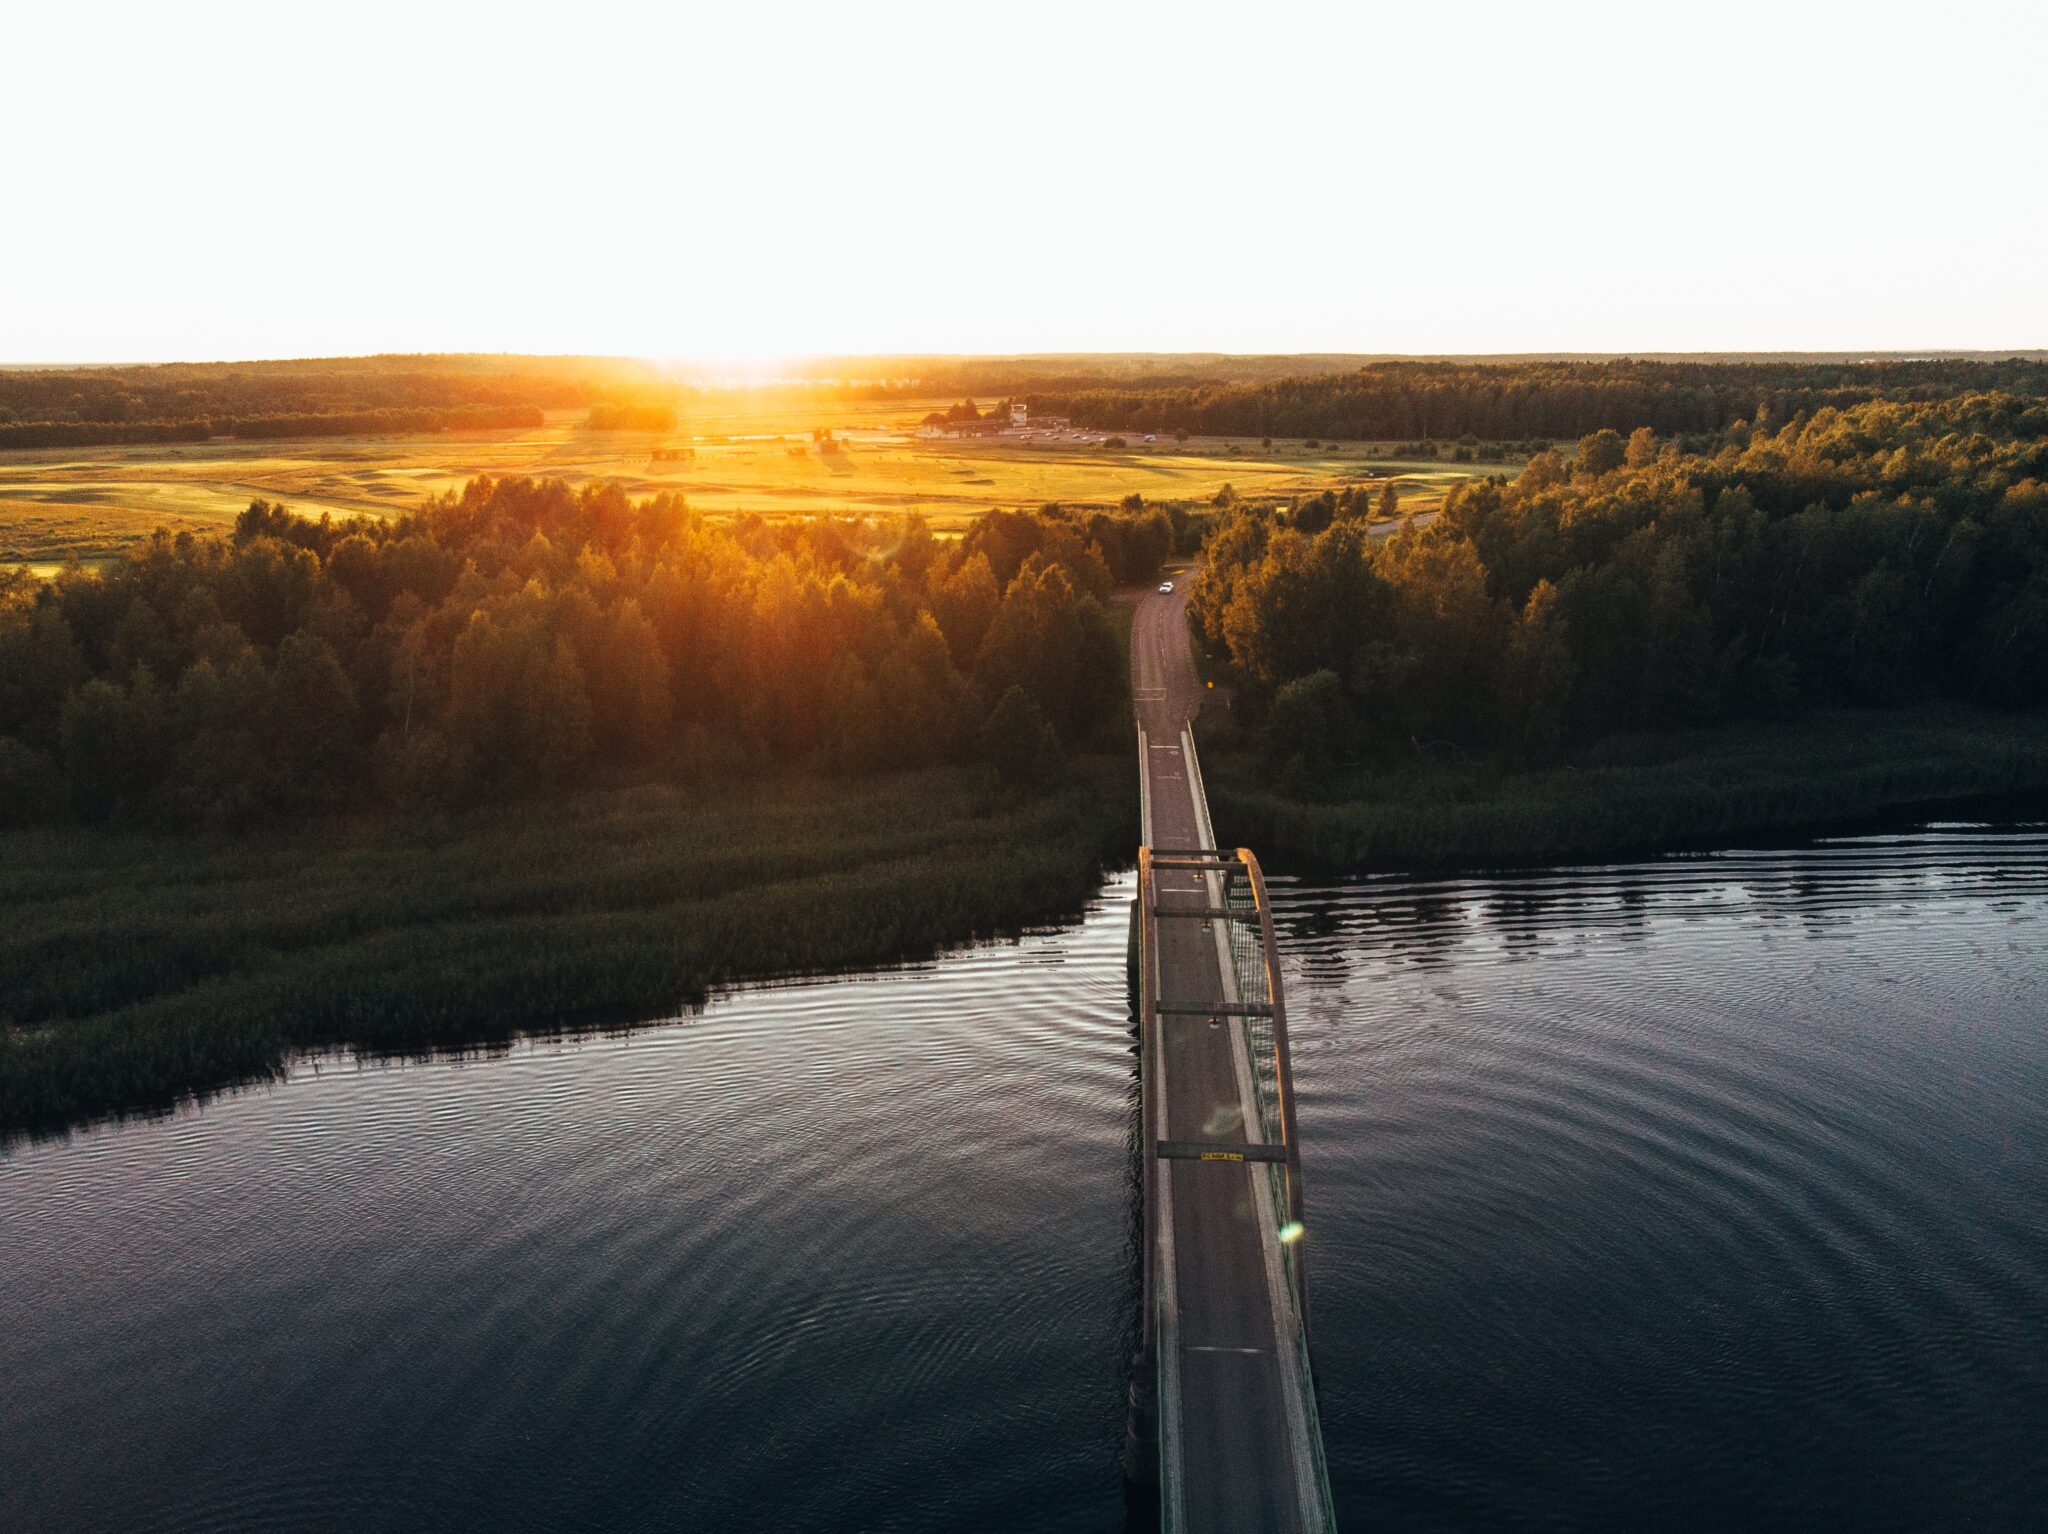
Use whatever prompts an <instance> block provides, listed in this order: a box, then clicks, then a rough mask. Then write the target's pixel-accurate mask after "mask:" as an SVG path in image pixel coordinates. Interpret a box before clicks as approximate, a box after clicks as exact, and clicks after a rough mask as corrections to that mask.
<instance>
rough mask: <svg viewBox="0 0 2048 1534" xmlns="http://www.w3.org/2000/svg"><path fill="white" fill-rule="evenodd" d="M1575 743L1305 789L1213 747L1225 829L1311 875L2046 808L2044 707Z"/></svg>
mask: <svg viewBox="0 0 2048 1534" xmlns="http://www.w3.org/2000/svg"><path fill="white" fill-rule="evenodd" d="M1198 729H1199V726H1198ZM1213 733H1216V734H1220V733H1222V732H1220V731H1216V732H1213ZM1580 755H1581V760H1579V761H1577V762H1567V763H1564V764H1561V765H1559V766H1555V767H1550V768H1546V769H1542V770H1538V771H1529V772H1506V771H1502V770H1500V769H1497V768H1492V767H1487V766H1482V765H1478V764H1451V765H1432V766H1406V767H1403V768H1400V769H1398V770H1396V771H1394V772H1390V773H1387V774H1384V775H1381V776H1380V778H1379V780H1378V782H1379V784H1380V786H1381V788H1382V790H1383V796H1382V797H1380V798H1377V799H1365V798H1351V797H1346V798H1333V799H1331V800H1327V801H1315V802H1308V801H1302V800H1296V799H1289V798H1285V797H1283V796H1281V795H1279V794H1277V793H1275V792H1273V791H1271V790H1269V789H1266V788H1264V787H1263V786H1261V785H1260V783H1259V782H1258V781H1257V779H1256V778H1255V776H1254V774H1256V773H1257V770H1258V769H1257V764H1256V763H1255V761H1254V760H1253V759H1252V758H1250V757H1249V756H1248V755H1247V753H1245V752H1243V751H1233V750H1230V749H1228V748H1227V747H1226V746H1224V745H1223V744H1222V743H1220V742H1219V744H1218V745H1217V747H1215V748H1213V749H1211V750H1208V751H1205V757H1206V759H1207V760H1208V761H1210V762H1211V763H1213V764H1214V765H1213V766H1212V767H1211V769H1210V773H1209V778H1210V794H1211V797H1212V799H1213V800H1214V802H1215V805H1216V819H1217V823H1218V827H1219V831H1220V833H1221V834H1222V836H1223V837H1224V838H1225V839H1226V840H1228V841H1231V842H1233V843H1242V844H1245V845H1250V846H1255V847H1258V848H1259V849H1260V853H1261V857H1262V858H1264V859H1265V860H1266V861H1267V862H1268V863H1269V864H1270V865H1271V866H1273V867H1275V868H1276V869H1277V870H1280V871H1285V872H1301V873H1313V874H1317V875H1325V874H1335V873H1354V872H1379V871H1386V870H1410V871H1417V870H1429V871H1449V870H1454V869H1455V870H1475V871H1476V870H1485V869H1509V868H1529V867H1542V866H1562V865H1569V864H1573V863H1583V862H1589V861H1596V860H1597V861H1608V860H1613V859H1617V858H1646V857H1656V856H1662V855H1670V854H1681V853H1688V852H1694V853H1697V852H1709V851H1718V850H1726V849H1727V848H1728V847H1729V846H1730V844H1731V842H1732V841H1742V842H1745V843H1747V844H1749V845H1757V844H1759V843H1763V844H1790V843H1798V842H1803V841H1810V840H1813V839H1815V838H1817V837H1821V836H1826V835H1848V834H1855V833H1856V832H1857V831H1875V830H1881V829H1883V828H1884V827H1885V826H1886V825H1887V824H1889V825H1893V826H1896V825H1898V824H1900V823H1902V822H1905V821H1923V822H1924V821H1925V820H1926V819H1929V818H1934V817H1938V816H1939V815H1940V814H1941V813H1942V812H1943V811H1944V810H1946V811H1950V812H1954V813H1960V814H1965V815H1966V814H1967V813H1968V811H1969V810H1970V809H1971V808H1972V807H1980V808H1981V807H1986V806H1989V805H1991V804H1994V803H1999V802H2004V803H2006V804H2008V805H2010V806H2011V807H2012V808H2013V809H2014V811H2015V813H2016V814H2020V815H2022V817H2024V811H2023V808H2022V806H2023V802H2024V801H2025V800H2026V799H2027V798H2028V797H2029V796H2042V808H2043V813H2044V815H2048V715H2041V714H1995V713H1991V712H1989V711H1986V710H1980V709H1971V708H1962V707H1956V706H1949V705H1939V706H1928V707H1923V708H1913V709H1901V710H1883V711H1877V710H1858V711H1849V710H1836V711H1829V712H1826V713H1821V714H1816V715H1812V716H1809V717H1808V718H1805V719H1801V720H1795V721H1790V722H1786V723H1776V724H1743V725H1735V726H1729V727H1725V728H1723V729H1719V730H1700V731H1687V732H1674V733H1672V734H1667V735H1656V736H1647V735H1646V736H1635V737H1625V738H1617V739H1615V740H1610V741H1606V742H1601V743H1599V744H1598V745H1596V746H1595V747H1593V748H1590V749H1589V750H1588V751H1587V752H1584V753H1581V754H1580ZM1347 786H1357V785H1355V784H1354V785H1347Z"/></svg>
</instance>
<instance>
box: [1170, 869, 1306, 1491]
mask: <svg viewBox="0 0 2048 1534" xmlns="http://www.w3.org/2000/svg"><path fill="white" fill-rule="evenodd" d="M1160 864H1163V865H1164V866H1166V867H1171V868H1180V869H1189V870H1198V871H1200V872H1201V873H1202V874H1203V875H1204V876H1205V877H1206V878H1207V879H1208V880H1209V887H1210V889H1211V891H1212V892H1213V898H1214V899H1215V902H1216V903H1215V905H1214V907H1213V911H1212V914H1210V916H1209V920H1210V921H1211V922H1212V924H1213V927H1214V929H1215V930H1217V933H1218V950H1219V952H1218V958H1219V961H1220V963H1221V967H1222V969H1223V973H1224V975H1225V977H1226V979H1227V982H1228V983H1227V987H1226V988H1227V990H1228V991H1229V992H1230V993H1231V1008H1230V1010H1231V1013H1232V1016H1231V1019H1230V1020H1231V1022H1232V1023H1233V1024H1236V1025H1239V1026H1240V1027H1241V1032H1240V1034H1239V1037H1240V1038H1241V1039H1242V1041H1243V1046H1244V1050H1245V1055H1246V1057H1247V1061H1246V1063H1247V1066H1248V1074H1249V1077H1250V1085H1251V1097H1252V1109H1253V1113H1254V1114H1255V1116H1256V1123H1255V1124H1254V1123H1247V1124H1246V1126H1245V1129H1246V1135H1245V1137H1246V1139H1247V1140H1250V1141H1255V1142H1261V1143H1263V1144H1264V1145H1267V1146H1271V1147H1275V1148H1277V1150H1278V1151H1279V1154H1278V1155H1277V1156H1275V1155H1265V1156H1260V1157H1257V1158H1254V1160H1255V1163H1256V1164H1255V1166H1254V1167H1252V1168H1248V1170H1252V1171H1253V1172H1254V1174H1255V1175H1257V1176H1260V1177H1263V1178H1264V1179H1265V1182H1266V1188H1267V1194H1268V1197H1267V1198H1265V1199H1263V1200H1259V1201H1257V1202H1258V1203H1259V1204H1260V1205H1261V1206H1262V1207H1263V1209H1265V1210H1269V1211H1270V1217H1271V1220H1272V1230H1271V1236H1272V1239H1273V1243H1274V1246H1275V1247H1277V1249H1278V1253H1279V1262H1280V1267H1281V1273H1282V1277H1283V1282H1284V1284H1285V1286H1286V1288H1287V1290H1288V1291H1289V1296H1288V1298H1289V1300H1290V1301H1291V1304H1290V1305H1288V1307H1287V1308H1288V1309H1290V1310H1291V1311H1292V1319H1293V1323H1294V1324H1293V1325H1292V1326H1291V1327H1290V1328H1287V1329H1286V1336H1285V1338H1284V1344H1285V1345H1286V1346H1287V1347H1288V1349H1289V1351H1290V1352H1291V1354H1292V1357H1291V1359H1290V1362H1291V1364H1292V1368H1293V1373H1294V1375H1295V1380H1296V1384H1297V1388H1298V1390H1299V1400H1300V1402H1301V1406H1302V1410H1303V1416H1304V1418H1305V1421H1304V1424H1303V1428H1304V1431H1305V1433H1306V1435H1307V1440H1308V1443H1307V1447H1308V1452H1309V1455H1310V1457H1311V1459H1312V1462H1313V1468H1312V1471H1311V1474H1312V1477H1313V1483H1314V1484H1313V1488H1312V1490H1311V1491H1310V1496H1311V1497H1312V1498H1313V1500H1314V1501H1316V1502H1317V1503H1319V1504H1320V1506H1319V1508H1318V1509H1317V1511H1319V1512H1320V1515H1321V1527H1324V1528H1334V1527H1335V1526H1336V1517H1335V1511H1334V1509H1333V1507H1332V1505H1331V1500H1330V1480H1329V1470H1328V1466H1327V1464H1326V1463H1325V1460H1324V1454H1323V1441H1322V1432H1321V1430H1320V1425H1319V1424H1320V1418H1319V1414H1318V1412H1317V1409H1316V1399H1315V1377H1314V1371H1313V1369H1312V1368H1311V1366H1310V1361H1309V1351H1308V1273H1307V1261H1306V1258H1307V1252H1306V1246H1307V1242H1306V1234H1307V1232H1306V1226H1305V1224H1304V1222H1303V1199H1302V1179H1301V1152H1300V1146H1299V1142H1298V1139H1297V1134H1296V1126H1295V1111H1294V1073H1293V1067H1292V1063H1291V1060H1290V1057H1289V1051H1288V1039H1287V1005H1286V998H1285V993H1284V988H1283V986H1282V984H1281V978H1280V961H1279V948H1278V943H1277V940H1276V938H1275V934H1274V926H1273V913H1272V909H1271V906H1270V904H1269V903H1268V899H1267V894H1266V883H1265V877H1264V875H1263V873H1262V872H1261V871H1260V868H1259V860H1258V859H1257V857H1255V856H1254V855H1253V854H1252V853H1251V851H1250V850H1249V849H1247V848H1243V847H1240V848H1238V849H1236V850H1235V851H1234V852H1223V851H1220V850H1218V849H1215V848H1191V849H1182V850H1175V849H1164V848H1152V847H1143V848H1140V849H1139V853H1138V902H1139V904H1138V909H1139V912H1140V926H1139V930H1140V933H1141V935H1142V936H1141V953H1140V962H1139V1005H1140V1007H1141V1009H1142V1010H1141V1027H1142V1030H1143V1033H1142V1038H1143V1041H1144V1048H1143V1051H1142V1053H1143V1055H1144V1069H1145V1070H1146V1072H1147V1075H1146V1087H1147V1091H1146V1093H1145V1097H1146V1101H1147V1109H1148V1111H1147V1123H1146V1128H1145V1135H1146V1140H1147V1154H1146V1156H1145V1194H1146V1201H1147V1207H1148V1209H1149V1210H1152V1211H1155V1212H1156V1211H1157V1210H1158V1209H1159V1208H1160V1205H1159V1203H1158V1202H1157V1200H1158V1197H1159V1179H1160V1168H1159V1165H1158V1156H1157V1152H1156V1147H1157V1146H1158V1145H1159V1143H1160V1141H1161V1140H1163V1139H1164V1138H1165V1124H1164V1120H1163V1115H1161V1116H1160V1117H1159V1118H1158V1119H1157V1120H1155V1119H1154V1113H1155V1112H1156V1111H1157V1110H1158V1109H1159V1108H1162V1107H1163V1102H1161V1101H1158V1100H1156V1099H1155V1090H1156V1089H1157V1088H1159V1087H1161V1086H1162V1085H1163V1083H1162V1082H1160V1081H1159V1079H1158V1078H1157V1077H1155V1076H1154V1075H1153V1074H1152V1072H1154V1071H1156V1070H1157V1069H1158V1056H1157V1054H1156V1045H1157V1040H1158V1038H1159V1028H1158V1022H1157V1014H1158V1008H1159V1007H1160V1006H1161V1005H1162V1004H1163V1000H1164V999H1163V998H1162V997H1161V996H1160V994H1159V984H1160V975H1159V970H1158V958H1157V954H1158V949H1157V943H1158V918H1157V914H1156V913H1157V910H1158V904H1157V902H1158V894H1157V889H1156V884H1155V879H1156V873H1155V867H1156V866H1157V865H1160ZM1160 1095H1161V1096H1162V1097H1163V1093H1162V1094H1160ZM1150 1234H1151V1237H1152V1239H1151V1240H1150V1241H1148V1243H1147V1250H1146V1254H1145V1255H1146V1263H1145V1303H1146V1310H1147V1313H1148V1316H1149V1318H1150V1322H1151V1331H1152V1337H1151V1341H1152V1343H1153V1346H1154V1350H1155V1360H1156V1363H1157V1365H1158V1368H1159V1371H1160V1372H1159V1375H1158V1379H1157V1382H1156V1390H1157V1395H1156V1399H1157V1400H1158V1402H1159V1403H1160V1407H1161V1411H1162V1420H1161V1423H1160V1425H1161V1427H1162V1428H1164V1429H1165V1436H1166V1438H1169V1439H1170V1437H1171V1436H1172V1432H1173V1426H1172V1424H1171V1422H1170V1421H1167V1420H1165V1419H1164V1414H1165V1413H1168V1412H1170V1411H1171V1410H1172V1409H1173V1405H1172V1403H1174V1402H1175V1401H1176V1400H1177V1397H1178V1385H1177V1381H1175V1380H1174V1379H1173V1378H1172V1375H1173V1373H1174V1370H1175V1360H1174V1357H1173V1353H1174V1348H1175V1339H1174V1336H1173V1332H1174V1326H1175V1321H1174V1317H1173V1314H1172V1310H1173V1307H1172V1304H1171V1301H1170V1300H1169V1301H1168V1302H1167V1303H1166V1304H1164V1305H1158V1304H1155V1299H1156V1298H1157V1291H1156V1289H1155V1284H1156V1281H1157V1271H1156V1265H1157V1264H1159V1263H1161V1262H1164V1261H1165V1260H1167V1254H1166V1252H1165V1250H1164V1243H1165V1242H1166V1241H1167V1240H1168V1239H1169V1237H1168V1232H1167V1231H1166V1230H1164V1229H1162V1228H1158V1227H1156V1226H1155V1228H1154V1229H1153V1230H1152V1231H1151V1233H1150ZM1276 1298H1277V1297H1276ZM1163 1447H1165V1442H1164V1440H1163V1441H1162V1448H1163ZM1163 1458H1164V1459H1165V1460H1166V1463H1165V1464H1163V1465H1162V1467H1161V1468H1162V1470H1163V1471H1164V1472H1165V1478H1164V1479H1163V1483H1162V1487H1161V1490H1162V1492H1163V1494H1164V1495H1163V1498H1162V1503H1163V1507H1162V1510H1163V1512H1164V1515H1165V1516H1164V1523H1165V1526H1166V1527H1167V1528H1169V1529H1172V1528H1175V1527H1177V1526H1178V1524H1179V1519H1178V1517H1177V1516H1176V1514H1177V1500H1178V1499H1177V1495H1176V1492H1177V1488H1175V1487H1174V1486H1173V1485H1172V1484H1171V1481H1170V1478H1171V1475H1172V1469H1171V1462H1172V1458H1173V1456H1172V1455H1170V1454H1169V1455H1165V1456H1163Z"/></svg>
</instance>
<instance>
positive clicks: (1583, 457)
mask: <svg viewBox="0 0 2048 1534" xmlns="http://www.w3.org/2000/svg"><path fill="white" fill-rule="evenodd" d="M1627 457H1628V449H1627V448H1626V447H1625V446H1624V445H1623V443H1622V440H1621V434H1620V433H1619V432H1617V431H1613V430H1611V429H1609V428H1607V427H1602V428H1601V429H1600V430H1599V431H1596V432H1594V433H1593V434H1592V435H1591V436H1589V437H1581V438H1579V452H1578V456H1577V457H1576V458H1574V459H1573V460H1572V477H1573V478H1574V479H1598V478H1600V477H1601V476H1602V475H1603V474H1611V473H1613V472H1614V471H1615V470H1616V469H1618V468H1620V467H1621V466H1622V464H1623V462H1624V461H1626V459H1627Z"/></svg>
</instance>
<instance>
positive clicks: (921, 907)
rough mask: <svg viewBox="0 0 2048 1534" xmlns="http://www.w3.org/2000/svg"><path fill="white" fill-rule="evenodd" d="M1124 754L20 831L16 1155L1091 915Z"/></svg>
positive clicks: (10, 885)
mask: <svg viewBox="0 0 2048 1534" xmlns="http://www.w3.org/2000/svg"><path fill="white" fill-rule="evenodd" d="M1136 838H1137V827H1136V794H1135V792H1134V790H1133V787H1132V784H1131V781H1130V764H1129V762H1128V761H1126V760H1124V759H1123V758H1121V757H1114V758H1109V757H1104V758H1087V759H1082V760H1080V761H1078V762H1077V763H1076V764H1075V768H1074V777H1073V781H1072V783H1071V785H1070V786H1068V787H1067V788H1064V789H1062V790H1061V791H1060V792H1058V793H1055V794H1052V795H1050V796H1048V797H1045V798H1042V799H1038V800H1032V801H1026V802H1022V803H1019V802H1016V801H1013V800H1010V799H1008V798H1006V797H1004V796H1002V795H1001V794H1000V793H998V792H997V791H996V790H995V789H994V788H993V787H992V785H991V780H990V779H989V778H988V777H987V776H986V775H985V773H984V772H983V770H981V769H978V768H974V769H970V768H958V769H941V770H933V771H928V772H920V773H912V774H898V775H893V776H881V777H870V778H862V779H853V780H845V781H831V780H820V779H789V780H771V781H767V782H764V783H761V784H758V785H754V786H751V787H748V788H744V789H732V790H724V791H719V792H716V793H705V792H701V791H693V790H688V789H683V788H679V787H675V786H668V785H662V786H650V787H643V788H636V789H629V790H618V791H608V792H591V793H585V794H581V795H577V796H574V797H570V798H567V799H563V800H559V801H554V802H549V803H544V804H539V803H529V804H520V805H510V806H503V807H496V808H492V809H489V810H480V811H475V812H470V813H466V814H463V815H458V816H449V817H437V818H421V819H406V820H396V821H393V820H380V821H377V822H345V823H333V824H327V825H322V826H319V827H317V828H312V829H305V830H297V831H292V832H287V833H278V834H268V835H264V836H262V837H252V838H230V837H200V836H196V835H195V836H166V835H153V834H145V833H139V832H112V831H80V830H51V831H35V832H19V833H11V834H7V835H0V934H4V935H0V974H5V975H6V976H7V985H6V988H5V992H4V999H0V1137H5V1136H9V1135H13V1134H17V1133H20V1132H22V1131H24V1130H40V1129H50V1128H57V1127H60V1126H62V1125H65V1124H68V1123H73V1122H77V1121H79V1120H81V1119H85V1118H89V1117H92V1116H95V1115H99V1114H104V1113H108V1112H113V1111H121V1110H131V1109H149V1108H158V1107H164V1106H168V1105H171V1104H174V1103H176V1102H178V1101H180V1100H182V1099H185V1098H187V1097H189V1096H191V1095H193V1094H203V1093H205V1092H207V1091H209V1090H213V1089H217V1088H220V1087H223V1086H226V1085H229V1084H231V1083H235V1082H238V1081H244V1080H249V1079H252V1078H257V1077H262V1076H266V1075H274V1074H276V1073H277V1072H278V1071H279V1070H280V1069H281V1068H282V1066H283V1064H284V1062H285V1060H286V1059H287V1057H288V1056H289V1054H290V1052H291V1051H293V1050H294V1049H300V1048H306V1047H317V1046H327V1045H348V1046H357V1047H360V1048H363V1049H365V1050H368V1051H372V1052H393V1053H402V1052H409V1051H414V1050H423V1049H428V1048H432V1047H436V1046H445V1045H452V1044H459V1043H463V1042H469V1041H476V1040H480V1039H484V1038H489V1037H493V1036H497V1037H502V1036H504V1035H506V1034H508V1033H511V1032H514V1031H518V1030H520V1029H522V1028H529V1027H535V1026H548V1025H552V1024H558V1023H561V1022H564V1021H570V1020H575V1019H579V1018H591V1017H593V1016H594V1015H596V1016H601V1015H603V1014H605V1013H609V1014H610V1015H611V1016H613V1017H615V1018H628V1017H632V1016H645V1015H649V1014H655V1013H659V1012H662V1011H664V1010H666V1009H671V1008H675V1007H677V1006H679V1005H682V1004H685V1003H687V1002H688V1001H690V1000H692V999H693V998H696V997H699V996H701V995H702V994H703V993H704V991H705V990H706V988H708V987H710V986H713V985H716V984H718V983H720V982H724V981H730V980H734V979H739V978H743V977H750V976H767V975H777V974H788V973H793V972H799V971H818V970H828V969H833V968H839V967H844V966H850V965H861V964H873V963H881V962H886V961H890V960H895V959H903V958H910V957H916V956H921V955H925V954H929V953H931V952H933V951H935V950H937V949H939V948H941V947H943V946H945V945H947V944H951V943H957V942H960V941H963V940H966V939H969V938H974V937H981V936H988V935H992V934H999V933H1005V932H1012V931H1016V930H1018V929H1020V928H1022V927H1024V926H1027V925H1030V924H1032V923H1035V922H1040V921H1045V920H1048V919H1051V918H1054V917H1057V916H1060V915H1063V914H1066V913H1070V912H1072V911H1075V910H1077V909H1078V908H1079V906H1080V905H1081V904H1082V902H1083V901H1084V900H1085V899H1086V898H1087V897H1088V895H1089V894H1090V893H1091V891H1092V890H1093V889H1094V887H1095V883H1096V879H1097V877H1098V875H1099V873H1100V871H1101V868H1102V867H1103V865H1104V864H1105V862H1113V861H1115V860H1117V859H1120V858H1122V857H1124V856H1126V855H1127V854H1128V851H1129V849H1130V848H1131V847H1133V846H1134V845H1135V844H1136Z"/></svg>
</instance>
